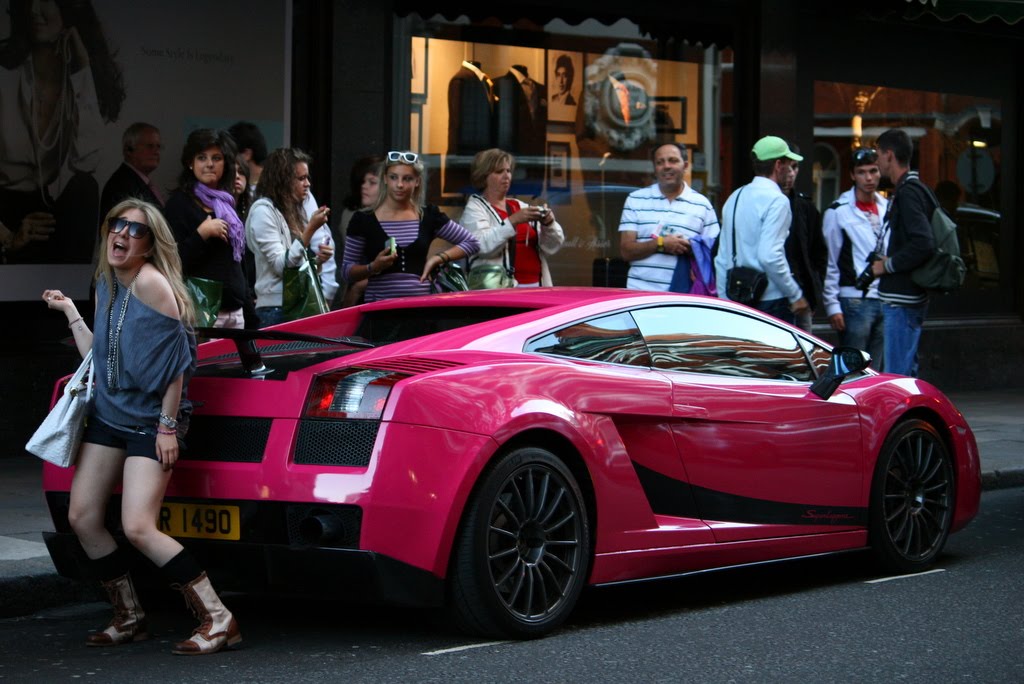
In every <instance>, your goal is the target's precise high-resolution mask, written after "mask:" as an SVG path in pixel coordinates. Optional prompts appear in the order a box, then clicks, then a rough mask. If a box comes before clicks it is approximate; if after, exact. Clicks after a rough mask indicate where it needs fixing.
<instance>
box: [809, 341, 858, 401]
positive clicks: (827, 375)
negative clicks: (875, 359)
mask: <svg viewBox="0 0 1024 684" xmlns="http://www.w3.org/2000/svg"><path fill="white" fill-rule="evenodd" d="M869 365H871V355H870V354H868V353H867V352H864V351H861V350H860V349H855V348H854V347H836V348H835V349H833V350H832V358H831V359H830V360H829V362H828V370H826V371H825V372H824V373H822V374H821V377H819V378H818V379H817V380H815V381H814V382H813V383H811V392H813V393H814V394H816V395H818V396H819V397H821V398H822V399H828V398H829V397H831V396H832V395H833V394H834V393H835V391H836V390H837V389H839V385H841V384H842V382H843V379H844V378H845V377H846V376H847V375H851V374H852V373H859V372H861V371H862V370H864V369H865V368H867V367H868V366H869Z"/></svg>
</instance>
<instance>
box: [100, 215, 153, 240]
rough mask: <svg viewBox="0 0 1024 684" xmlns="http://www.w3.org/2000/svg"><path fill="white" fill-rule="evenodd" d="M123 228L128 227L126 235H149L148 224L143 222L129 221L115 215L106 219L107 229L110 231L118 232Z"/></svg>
mask: <svg viewBox="0 0 1024 684" xmlns="http://www.w3.org/2000/svg"><path fill="white" fill-rule="evenodd" d="M125 228H127V229H128V237H133V238H136V239H142V238H144V237H146V236H147V235H149V226H147V225H146V224H145V223H139V222H137V221H129V220H128V219H124V218H117V217H112V218H110V219H108V220H107V230H109V231H110V232H111V233H120V232H121V231H123V230H124V229H125Z"/></svg>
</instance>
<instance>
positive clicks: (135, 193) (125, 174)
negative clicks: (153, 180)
mask: <svg viewBox="0 0 1024 684" xmlns="http://www.w3.org/2000/svg"><path fill="white" fill-rule="evenodd" d="M129 197H137V198H138V199H141V200H145V201H147V202H149V203H150V204H153V205H154V206H156V207H159V208H163V202H161V201H160V200H159V199H157V197H156V195H154V194H153V191H152V190H150V189H149V186H148V185H146V183H145V181H143V180H142V178H141V177H140V176H139V174H138V172H137V171H136V170H135V169H133V168H132V167H130V166H128V164H125V163H122V164H121V165H120V166H118V167H117V170H116V171H114V173H113V174H111V176H110V179H109V180H108V181H107V183H106V185H104V186H103V194H102V195H101V196H100V218H101V219H102V218H103V217H105V216H106V215H107V212H109V211H110V210H111V209H113V208H114V205H115V204H117V203H118V202H120V201H122V200H126V199H128V198H129Z"/></svg>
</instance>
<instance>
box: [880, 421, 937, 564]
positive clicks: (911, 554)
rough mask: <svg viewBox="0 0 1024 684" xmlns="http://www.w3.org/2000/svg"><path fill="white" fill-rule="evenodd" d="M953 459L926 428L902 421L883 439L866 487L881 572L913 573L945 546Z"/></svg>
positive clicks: (920, 423) (933, 558) (932, 431)
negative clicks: (883, 441)
mask: <svg viewBox="0 0 1024 684" xmlns="http://www.w3.org/2000/svg"><path fill="white" fill-rule="evenodd" d="M954 496H955V486H954V479H953V460H952V458H951V457H950V454H949V450H948V449H947V448H946V445H945V444H944V443H943V441H942V438H941V437H940V436H939V434H938V432H936V430H935V428H934V427H932V426H931V424H929V423H927V422H925V421H923V420H908V421H905V422H903V423H900V424H899V425H897V426H896V427H895V428H894V429H893V431H892V433H891V434H890V435H889V437H888V438H887V439H886V441H885V444H884V446H883V447H882V452H881V454H880V455H879V457H878V463H877V464H876V465H875V476H874V480H873V481H872V484H871V521H870V535H871V546H872V548H873V549H874V551H875V554H876V556H877V557H878V559H879V561H880V562H881V564H882V565H883V567H884V568H885V569H886V570H890V571H894V572H901V573H905V572H918V571H920V570H923V569H925V568H927V567H928V566H929V565H931V563H932V562H933V561H934V560H935V558H936V557H937V556H938V555H939V553H940V552H941V551H942V548H943V546H945V544H946V539H947V538H948V537H949V528H950V525H951V523H952V519H953V505H954Z"/></svg>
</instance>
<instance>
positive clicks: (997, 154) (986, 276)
mask: <svg viewBox="0 0 1024 684" xmlns="http://www.w3.org/2000/svg"><path fill="white" fill-rule="evenodd" d="M814 101H815V127H814V137H815V178H816V187H815V190H816V195H817V197H819V198H821V199H822V200H823V201H824V200H826V199H827V198H828V196H829V195H830V194H831V187H830V183H829V180H828V179H827V178H826V175H825V174H824V173H822V174H821V175H820V180H818V178H819V174H818V173H817V171H818V162H819V159H820V155H819V151H821V150H823V149H824V148H826V147H827V148H831V149H834V150H836V151H837V153H838V180H839V192H840V193H841V192H844V191H846V190H848V189H849V188H850V187H852V180H851V175H850V173H851V165H850V164H851V157H852V153H853V151H854V150H855V149H857V148H858V147H871V146H872V145H873V144H874V140H875V138H877V137H878V135H880V134H881V133H882V132H883V131H885V130H886V129H889V128H894V127H899V128H903V129H904V130H906V131H907V133H908V134H909V135H910V137H911V138H912V139H913V141H914V158H913V159H912V160H911V168H913V169H916V170H918V171H920V173H921V180H922V181H923V182H925V183H926V184H927V185H928V186H929V187H931V188H932V189H933V190H934V192H935V194H936V196H937V198H938V200H939V202H940V204H942V206H943V207H944V208H946V211H947V213H949V214H950V215H951V216H952V217H953V219H954V220H955V221H956V223H957V230H958V234H959V237H960V251H961V253H962V255H963V258H964V262H965V263H966V265H967V278H966V281H965V284H964V288H963V290H962V291H961V292H960V293H958V295H957V297H961V298H968V299H970V298H972V297H973V298H974V300H976V301H977V302H978V304H979V306H981V307H985V308H990V307H991V306H993V305H994V304H996V303H997V302H998V301H999V298H993V297H990V296H988V294H987V293H991V292H992V291H993V290H1002V291H1003V292H1004V293H1005V292H1008V290H1009V287H1010V282H1009V280H1008V279H1007V277H1006V272H1005V271H1006V268H1005V264H1006V263H1007V262H1006V256H1007V255H1008V254H1009V249H1008V245H1009V244H1010V243H1009V239H1010V237H1011V236H1010V235H1009V234H1008V233H1009V230H1010V226H1008V225H1005V223H1004V221H1003V220H1002V197H1001V192H1000V183H1001V175H1000V169H1001V166H1002V150H1001V141H1002V107H1001V105H1000V102H999V101H998V100H993V99H988V98H982V97H974V96H969V95H958V94H953V93H936V92H927V91H919V90H904V89H899V88H890V87H884V86H877V85H864V84H851V83H832V82H825V81H817V82H816V83H815V97H814ZM825 170H826V165H825V164H823V165H822V171H823V172H824V171H825ZM883 190H884V186H883ZM961 301H966V300H963V299H962V300H961ZM946 304H948V302H938V308H939V309H941V308H943V306H944V305H946ZM933 308H934V307H933ZM960 308H961V309H964V308H970V309H971V310H972V311H974V312H979V311H980V310H979V309H978V308H977V307H975V306H973V304H972V306H970V307H963V306H961V307H960Z"/></svg>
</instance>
